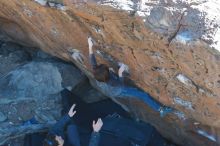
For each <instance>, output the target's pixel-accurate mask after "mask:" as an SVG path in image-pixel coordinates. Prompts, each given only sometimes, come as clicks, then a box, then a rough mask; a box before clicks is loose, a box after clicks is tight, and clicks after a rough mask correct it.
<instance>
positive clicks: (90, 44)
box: [88, 37, 93, 50]
mask: <svg viewBox="0 0 220 146" xmlns="http://www.w3.org/2000/svg"><path fill="white" fill-rule="evenodd" d="M88 45H89V50H91V49H92V46H93V42H92V38H91V37H88Z"/></svg>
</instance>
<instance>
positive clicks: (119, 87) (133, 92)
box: [89, 54, 162, 111]
mask: <svg viewBox="0 0 220 146" xmlns="http://www.w3.org/2000/svg"><path fill="white" fill-rule="evenodd" d="M89 59H90V63H91V65H92V68H93V69H95V68H96V66H97V62H96V58H95V55H94V54H90V56H89ZM109 74H110V79H109V81H108V82H99V81H97V80H95V81H92V82H91V84H93V85H95V86H96V87H98V88H99V90H100V91H101V92H102V93H103V94H104V95H106V96H108V97H114V98H125V97H130V98H138V99H140V100H142V101H143V102H145V103H146V104H147V105H149V106H150V107H151V108H152V109H153V110H155V111H160V108H161V106H162V105H161V104H160V103H159V102H157V101H156V100H154V99H153V98H152V97H151V96H150V95H149V94H148V93H146V92H144V91H141V90H139V89H137V88H133V87H128V86H125V85H124V83H123V80H124V79H123V77H121V78H119V77H118V76H117V75H116V74H115V73H114V72H112V71H109Z"/></svg>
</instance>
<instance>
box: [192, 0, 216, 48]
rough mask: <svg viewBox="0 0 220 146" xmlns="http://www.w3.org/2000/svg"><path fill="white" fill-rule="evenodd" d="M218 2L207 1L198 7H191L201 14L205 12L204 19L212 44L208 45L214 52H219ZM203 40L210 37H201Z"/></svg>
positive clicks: (213, 0)
mask: <svg viewBox="0 0 220 146" xmlns="http://www.w3.org/2000/svg"><path fill="white" fill-rule="evenodd" d="M219 6H220V1H219V0H209V1H206V2H204V3H201V4H200V5H196V6H192V8H195V9H198V10H200V11H201V12H204V10H207V11H205V18H206V27H207V28H209V29H210V31H211V32H212V33H209V34H212V36H211V38H212V40H213V42H212V43H211V44H210V45H211V47H213V48H215V49H216V50H218V51H220V41H219V38H220V26H219V24H220V17H219V12H220V8H219ZM203 37H204V39H210V36H203Z"/></svg>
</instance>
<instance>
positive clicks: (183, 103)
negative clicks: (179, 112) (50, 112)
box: [173, 97, 193, 110]
mask: <svg viewBox="0 0 220 146" xmlns="http://www.w3.org/2000/svg"><path fill="white" fill-rule="evenodd" d="M173 101H174V103H176V104H178V105H181V106H183V107H185V108H187V109H190V110H193V108H192V103H191V102H189V101H186V100H183V99H181V98H180V97H174V98H173Z"/></svg>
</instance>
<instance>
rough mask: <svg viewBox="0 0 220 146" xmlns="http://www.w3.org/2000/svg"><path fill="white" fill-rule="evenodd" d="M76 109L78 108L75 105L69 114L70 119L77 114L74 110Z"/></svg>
mask: <svg viewBox="0 0 220 146" xmlns="http://www.w3.org/2000/svg"><path fill="white" fill-rule="evenodd" d="M75 107H76V104H73V105H72V107H71V108H70V110H69V112H68V115H69V116H70V118H71V117H73V116H74V115H75V114H76V111H75V110H74V108H75Z"/></svg>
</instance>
